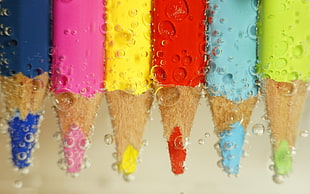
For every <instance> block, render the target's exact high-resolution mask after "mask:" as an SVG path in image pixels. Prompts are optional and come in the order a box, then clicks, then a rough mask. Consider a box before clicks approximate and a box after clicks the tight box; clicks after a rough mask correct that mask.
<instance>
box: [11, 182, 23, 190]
mask: <svg viewBox="0 0 310 194" xmlns="http://www.w3.org/2000/svg"><path fill="white" fill-rule="evenodd" d="M23 185H24V183H23V181H22V180H16V181H14V184H13V186H14V187H15V188H17V189H20V188H22V187H23Z"/></svg>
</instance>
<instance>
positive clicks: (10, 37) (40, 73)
mask: <svg viewBox="0 0 310 194" xmlns="http://www.w3.org/2000/svg"><path fill="white" fill-rule="evenodd" d="M0 7H1V9H0V10H1V14H0V21H1V22H0V23H1V24H0V44H1V46H0V73H1V76H0V82H1V87H2V92H3V96H4V101H5V110H6V114H7V115H6V121H7V124H8V132H9V136H10V144H11V157H12V158H11V159H12V163H13V166H15V167H16V168H17V169H19V170H21V169H28V167H29V166H30V165H31V164H32V162H31V161H32V153H33V151H34V148H35V145H36V143H37V141H38V133H39V129H38V127H39V124H40V122H39V121H40V120H42V118H43V112H44V111H43V107H42V104H43V100H44V98H45V95H46V90H47V85H48V79H49V76H48V71H49V58H48V54H49V26H48V22H49V1H48V0H42V1H35V0H30V1H27V2H26V1H17V0H10V1H1V2H0Z"/></svg>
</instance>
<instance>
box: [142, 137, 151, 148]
mask: <svg viewBox="0 0 310 194" xmlns="http://www.w3.org/2000/svg"><path fill="white" fill-rule="evenodd" d="M148 145H149V141H148V140H146V139H145V140H143V141H142V146H143V147H147V146H148Z"/></svg>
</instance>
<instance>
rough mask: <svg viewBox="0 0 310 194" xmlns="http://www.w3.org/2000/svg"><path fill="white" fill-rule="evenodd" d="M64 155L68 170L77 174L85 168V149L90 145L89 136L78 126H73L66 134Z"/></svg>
mask: <svg viewBox="0 0 310 194" xmlns="http://www.w3.org/2000/svg"><path fill="white" fill-rule="evenodd" d="M63 147H64V157H65V161H66V165H67V172H68V173H70V174H76V173H79V172H80V171H81V169H82V168H83V162H84V158H85V151H86V149H87V148H88V147H89V141H88V138H87V137H86V136H85V134H84V133H83V130H82V129H81V128H80V127H78V126H71V127H70V129H69V131H68V132H67V133H66V134H65V135H64V140H63Z"/></svg>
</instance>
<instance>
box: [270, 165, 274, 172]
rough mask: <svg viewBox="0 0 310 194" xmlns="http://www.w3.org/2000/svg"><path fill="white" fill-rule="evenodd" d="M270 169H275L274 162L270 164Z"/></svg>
mask: <svg viewBox="0 0 310 194" xmlns="http://www.w3.org/2000/svg"><path fill="white" fill-rule="evenodd" d="M269 170H271V171H272V172H273V171H274V164H270V165H269Z"/></svg>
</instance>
